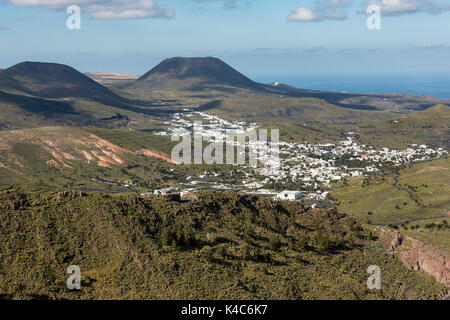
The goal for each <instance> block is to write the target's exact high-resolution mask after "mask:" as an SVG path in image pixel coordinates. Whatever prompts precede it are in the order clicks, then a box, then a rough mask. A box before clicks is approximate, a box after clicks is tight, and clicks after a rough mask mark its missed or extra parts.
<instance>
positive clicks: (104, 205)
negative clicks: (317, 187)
mask: <svg viewBox="0 0 450 320" xmlns="http://www.w3.org/2000/svg"><path fill="white" fill-rule="evenodd" d="M198 197H199V198H198V200H197V201H194V202H180V201H179V200H178V199H177V198H176V197H152V198H141V197H137V196H134V195H108V194H103V193H90V194H83V193H80V192H60V193H56V194H47V195H42V194H41V195H39V194H34V193H23V192H19V191H16V190H14V191H13V190H5V191H0V216H1V219H0V294H1V295H2V296H3V297H5V298H14V299H28V298H40V299H47V298H48V299H131V298H134V299H430V298H431V299H433V298H439V297H440V294H441V292H442V291H443V290H444V287H443V286H442V285H440V284H438V283H436V282H435V281H434V279H433V278H431V277H429V276H427V275H425V274H422V273H416V272H414V271H412V270H408V269H406V268H404V267H403V266H402V265H401V262H399V261H398V260H396V259H395V258H393V257H392V256H389V255H387V254H386V253H385V252H384V250H382V249H381V248H380V246H379V245H378V244H377V242H376V241H375V237H374V236H373V234H371V233H370V231H367V230H365V229H364V228H362V227H361V225H360V224H358V223H357V222H356V221H355V220H354V219H353V218H350V217H347V216H345V215H344V214H341V213H337V212H336V211H334V210H327V211H320V210H315V209H309V208H307V207H304V206H303V205H302V204H301V203H299V202H296V203H291V202H275V201H272V200H270V199H267V198H259V197H254V196H240V195H238V194H236V193H233V192H201V193H199V194H198ZM373 264H375V265H378V266H380V268H381V270H382V272H383V288H382V290H381V291H370V290H368V289H367V286H366V280H367V277H368V275H367V274H366V269H367V267H368V266H370V265H373ZM70 265H77V266H79V267H80V268H81V271H82V290H81V291H77V292H74V291H68V290H67V289H66V283H65V281H66V279H67V277H68V275H67V274H66V269H67V267H68V266H70Z"/></svg>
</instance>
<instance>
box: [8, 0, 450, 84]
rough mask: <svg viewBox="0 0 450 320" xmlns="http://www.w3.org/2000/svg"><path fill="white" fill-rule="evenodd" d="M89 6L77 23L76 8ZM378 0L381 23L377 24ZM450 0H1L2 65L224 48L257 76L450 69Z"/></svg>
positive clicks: (93, 63)
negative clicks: (371, 10)
mask: <svg viewBox="0 0 450 320" xmlns="http://www.w3.org/2000/svg"><path fill="white" fill-rule="evenodd" d="M70 5H77V6H79V7H80V9H81V29H75V30H69V29H68V28H67V26H66V20H67V19H68V18H69V16H70V14H68V13H67V12H66V9H67V7H68V6H70ZM369 5H376V6H377V7H378V8H379V9H380V14H381V16H380V21H381V29H375V30H373V29H372V30H370V29H368V27H367V23H366V21H367V19H368V18H369V16H370V14H367V13H366V8H367V7H368V6H369ZM449 33H450V0H368V1H366V0H302V1H298V0H234V1H233V0H123V1H121V0H0V43H1V50H0V67H1V68H6V67H9V66H11V65H14V64H16V63H19V62H21V61H45V62H58V63H64V64H68V65H70V66H73V67H75V68H77V69H78V70H80V71H82V72H87V71H105V72H119V73H126V74H139V75H140V74H143V73H145V72H146V71H148V70H149V69H151V68H152V67H154V66H155V65H156V64H157V63H158V62H160V61H161V60H163V59H165V58H168V57H173V56H188V57H192V56H215V57H218V58H221V59H222V60H224V61H225V62H227V63H229V64H230V65H232V66H233V67H235V68H236V69H238V70H239V71H241V72H243V73H244V74H246V75H249V76H253V77H265V76H270V75H281V76H296V75H300V74H301V75H308V74H315V75H318V74H338V75H339V74H367V75H370V74H389V73H392V74H399V73H402V74H419V73H427V74H434V73H440V74H445V73H449V72H450V37H449V36H448V35H449Z"/></svg>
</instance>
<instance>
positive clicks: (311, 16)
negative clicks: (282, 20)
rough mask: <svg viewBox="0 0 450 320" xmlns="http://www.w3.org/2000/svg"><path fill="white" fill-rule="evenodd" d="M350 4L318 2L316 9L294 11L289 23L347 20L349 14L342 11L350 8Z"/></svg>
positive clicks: (347, 1)
mask: <svg viewBox="0 0 450 320" xmlns="http://www.w3.org/2000/svg"><path fill="white" fill-rule="evenodd" d="M350 4H351V3H350V0H316V3H315V5H314V9H308V8H303V7H302V8H298V9H294V10H292V11H291V13H290V14H289V16H288V21H292V22H296V21H299V22H313V21H321V20H345V19H347V12H343V11H342V10H341V9H345V8H347V7H349V6H350Z"/></svg>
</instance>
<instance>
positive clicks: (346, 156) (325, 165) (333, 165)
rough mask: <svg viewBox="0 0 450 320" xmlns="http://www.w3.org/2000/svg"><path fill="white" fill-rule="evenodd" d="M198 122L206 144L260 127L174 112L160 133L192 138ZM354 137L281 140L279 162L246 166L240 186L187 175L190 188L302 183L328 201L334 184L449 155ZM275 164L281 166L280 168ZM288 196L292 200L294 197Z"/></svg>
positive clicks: (215, 178) (208, 175)
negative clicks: (323, 141) (377, 145)
mask: <svg viewBox="0 0 450 320" xmlns="http://www.w3.org/2000/svg"><path fill="white" fill-rule="evenodd" d="M197 121H201V123H202V124H201V126H202V131H201V132H202V133H201V134H202V135H203V138H204V141H214V138H215V137H223V138H225V137H226V135H227V134H229V133H230V130H232V131H233V132H234V133H235V134H236V135H238V134H245V133H247V132H249V131H251V130H255V129H256V128H257V127H258V125H257V124H256V123H246V122H244V121H227V120H224V119H221V118H219V117H217V116H214V115H210V114H207V113H203V112H185V113H176V114H174V115H173V117H172V120H171V121H170V122H167V125H168V128H167V130H165V131H163V132H159V133H157V134H159V135H179V136H183V135H186V134H192V131H193V128H194V122H197ZM354 134H355V133H354V132H349V133H348V134H347V138H346V139H345V140H343V141H340V142H339V143H338V144H308V143H297V142H278V149H279V158H278V159H272V158H271V154H268V153H264V154H263V157H260V158H259V160H260V162H259V163H258V165H257V166H255V165H253V166H252V165H249V164H247V165H241V166H239V167H238V168H236V170H235V171H239V172H240V174H241V176H242V180H241V181H240V183H239V184H238V185H230V184H226V183H223V181H221V179H222V178H223V177H222V176H220V175H217V174H213V173H208V172H205V173H204V174H203V175H201V176H199V177H192V176H191V177H188V179H187V181H186V183H185V184H186V186H189V187H190V188H192V187H193V186H202V187H205V186H208V187H209V188H211V189H239V190H243V191H246V192H250V193H258V190H261V191H262V190H264V189H270V188H269V187H268V186H270V185H271V184H274V183H286V182H293V183H299V182H301V183H302V187H303V188H305V189H307V190H309V192H308V195H307V196H308V198H312V199H316V200H324V199H326V197H327V194H328V193H327V192H326V191H325V190H326V188H327V187H328V186H329V185H330V184H331V183H333V182H335V181H338V180H342V179H345V178H348V177H357V176H365V175H369V174H371V173H374V172H378V171H380V170H383V168H384V166H386V165H389V166H394V167H395V166H401V165H405V164H408V163H412V162H418V161H425V160H429V159H434V158H439V157H443V156H445V155H447V154H448V153H447V151H445V150H444V149H442V148H439V149H433V148H430V147H428V146H426V145H410V146H409V148H407V149H406V150H395V149H390V148H382V149H375V148H374V147H373V146H366V145H361V144H358V143H356V142H355V141H354ZM224 140H225V139H224ZM253 143H255V144H258V142H253ZM249 144H250V146H251V143H249ZM254 147H257V146H254ZM258 147H259V146H258ZM274 165H276V166H277V168H276V170H274ZM294 193H295V191H294ZM294 193H292V194H294ZM293 197H294V198H295V196H293ZM287 198H289V199H290V198H292V197H291V196H290V195H289V196H288V197H287Z"/></svg>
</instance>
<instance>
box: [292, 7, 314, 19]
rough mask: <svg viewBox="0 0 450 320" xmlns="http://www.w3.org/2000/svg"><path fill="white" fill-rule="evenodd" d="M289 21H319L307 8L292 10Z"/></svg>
mask: <svg viewBox="0 0 450 320" xmlns="http://www.w3.org/2000/svg"><path fill="white" fill-rule="evenodd" d="M288 20H289V21H305V22H308V21H317V20H319V19H318V17H317V14H316V13H315V12H313V11H312V10H310V9H308V8H298V9H294V10H292V12H291V14H290V15H289V16H288Z"/></svg>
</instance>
